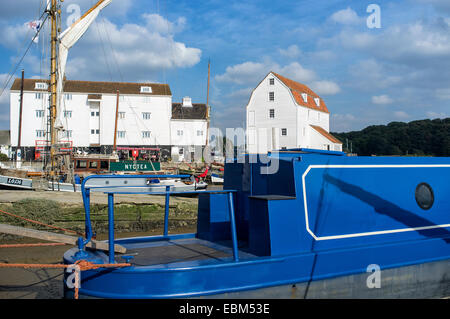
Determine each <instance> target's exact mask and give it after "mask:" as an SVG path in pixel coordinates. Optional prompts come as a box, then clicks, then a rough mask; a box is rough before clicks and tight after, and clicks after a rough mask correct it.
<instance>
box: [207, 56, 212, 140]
mask: <svg viewBox="0 0 450 319" xmlns="http://www.w3.org/2000/svg"><path fill="white" fill-rule="evenodd" d="M210 71H211V62H210V61H208V88H207V92H206V146H208V142H209V76H210Z"/></svg>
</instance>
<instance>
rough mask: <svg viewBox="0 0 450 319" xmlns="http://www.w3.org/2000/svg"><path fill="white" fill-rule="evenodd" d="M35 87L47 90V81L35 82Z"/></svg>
mask: <svg viewBox="0 0 450 319" xmlns="http://www.w3.org/2000/svg"><path fill="white" fill-rule="evenodd" d="M34 88H35V89H36V90H47V88H48V84H47V83H44V82H36V83H35V84H34Z"/></svg>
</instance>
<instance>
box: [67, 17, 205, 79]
mask: <svg viewBox="0 0 450 319" xmlns="http://www.w3.org/2000/svg"><path fill="white" fill-rule="evenodd" d="M144 20H145V23H144V24H124V25H123V26H118V25H116V24H114V23H112V22H110V21H109V20H107V19H104V20H101V21H99V23H97V24H93V26H92V27H91V28H90V30H89V31H88V33H86V35H85V38H83V39H82V40H80V42H79V43H77V44H76V45H75V46H74V48H73V49H72V50H71V51H70V53H69V61H68V66H67V76H68V78H85V79H86V78H89V79H93V78H94V79H95V78H96V77H98V76H99V75H102V76H103V77H105V76H106V75H107V72H106V71H108V72H111V73H113V74H117V73H118V71H120V73H125V74H124V75H125V77H126V78H129V79H131V80H132V81H136V80H139V79H143V78H156V77H157V76H156V73H157V72H159V71H162V70H168V69H175V68H186V67H192V66H194V65H196V64H197V63H198V62H199V61H200V57H201V50H200V49H197V48H190V47H187V46H186V45H185V44H184V43H182V42H178V41H176V40H175V39H174V36H173V34H171V33H175V32H178V31H179V30H180V29H181V28H182V27H184V25H185V23H186V20H185V19H184V18H180V19H178V20H177V21H176V22H175V23H172V22H170V21H168V20H166V19H164V18H163V17H161V16H158V15H146V16H145V19H144ZM164 25H166V26H168V28H166V29H165V30H164ZM168 32H169V33H168ZM117 65H118V67H117ZM117 69H119V70H117ZM116 80H117V79H116Z"/></svg>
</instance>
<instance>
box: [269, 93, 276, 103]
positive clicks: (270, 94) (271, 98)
mask: <svg viewBox="0 0 450 319" xmlns="http://www.w3.org/2000/svg"><path fill="white" fill-rule="evenodd" d="M269 101H271V102H272V101H275V92H269Z"/></svg>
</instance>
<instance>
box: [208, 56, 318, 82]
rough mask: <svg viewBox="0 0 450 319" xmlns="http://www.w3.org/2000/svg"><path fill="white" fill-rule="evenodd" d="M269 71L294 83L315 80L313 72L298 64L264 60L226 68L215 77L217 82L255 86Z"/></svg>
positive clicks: (315, 76)
mask: <svg viewBox="0 0 450 319" xmlns="http://www.w3.org/2000/svg"><path fill="white" fill-rule="evenodd" d="M270 71H273V72H275V73H279V74H281V75H283V76H285V77H287V78H289V79H292V80H294V81H299V82H302V83H309V82H311V81H313V80H315V79H316V78H317V75H316V73H315V72H314V71H313V70H309V69H306V68H305V67H303V66H302V65H301V64H300V63H298V62H292V63H289V64H287V65H285V66H280V65H279V64H277V63H275V62H272V61H271V60H266V61H264V62H251V61H248V62H244V63H241V64H236V65H233V66H229V67H227V68H226V70H225V73H223V74H219V75H216V76H215V79H216V80H217V81H218V82H223V83H234V84H255V85H256V84H257V83H258V82H259V81H261V80H262V78H263V77H264V76H266V75H267V74H268V73H269V72H270Z"/></svg>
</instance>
